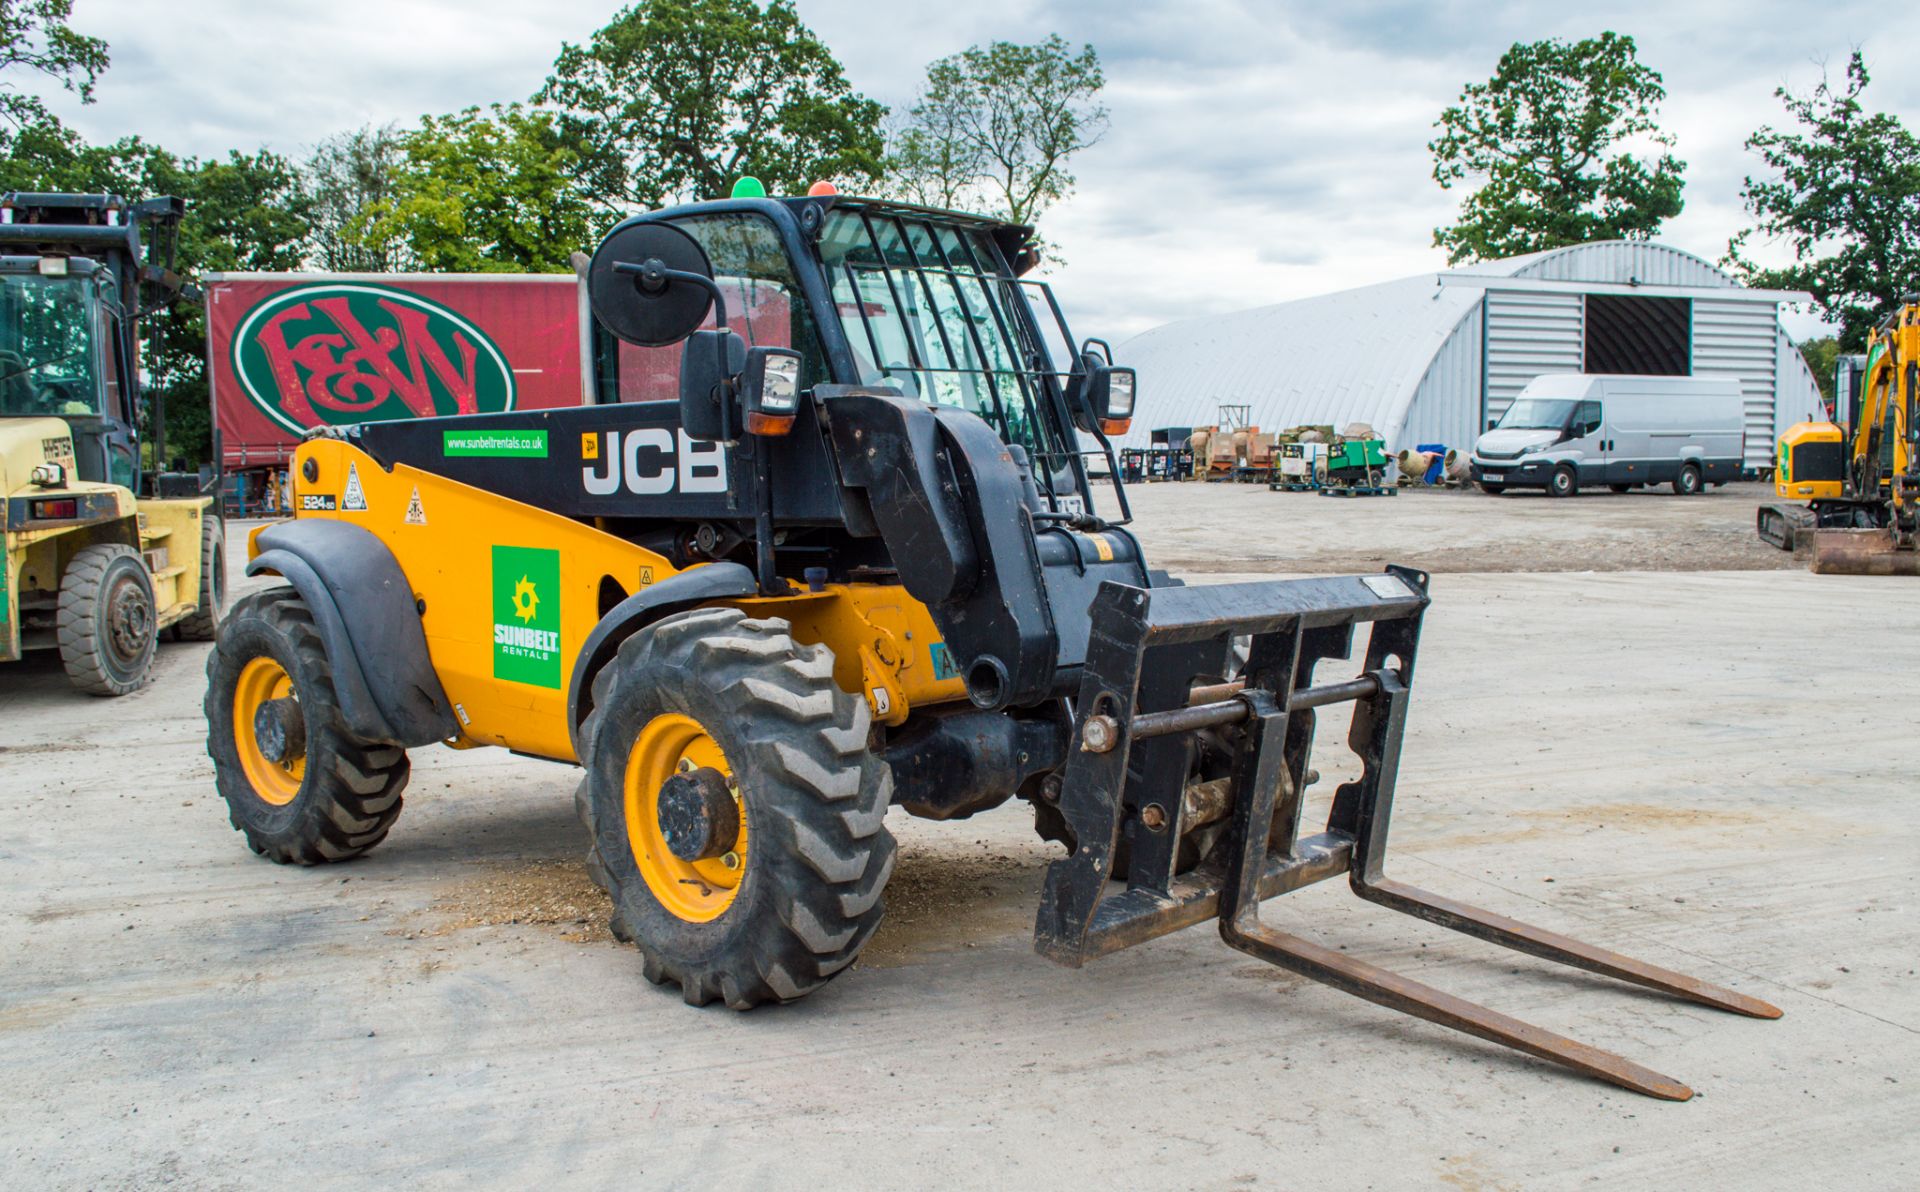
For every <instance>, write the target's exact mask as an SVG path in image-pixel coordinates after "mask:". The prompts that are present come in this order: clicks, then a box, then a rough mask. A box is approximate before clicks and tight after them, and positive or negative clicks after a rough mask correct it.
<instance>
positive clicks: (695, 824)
mask: <svg viewBox="0 0 1920 1192" xmlns="http://www.w3.org/2000/svg"><path fill="white" fill-rule="evenodd" d="M655 813H656V815H657V816H658V818H659V821H660V836H661V838H662V839H664V840H665V841H666V842H667V848H668V849H669V850H671V851H672V853H673V855H674V856H676V857H678V858H680V859H681V860H682V861H708V860H712V859H713V858H715V857H722V856H725V855H726V854H727V853H729V852H731V851H733V846H734V843H735V841H736V840H738V838H739V835H740V805H739V804H738V803H737V802H735V801H734V797H733V792H732V791H731V790H730V789H728V786H727V779H726V776H725V775H724V774H722V773H720V771H718V770H715V769H713V768H712V767H711V766H701V767H699V768H698V769H683V770H680V771H679V772H677V773H675V774H674V776H673V777H671V778H669V779H667V780H666V781H665V782H664V783H662V784H661V785H660V797H659V799H658V800H657V802H656V803H655Z"/></svg>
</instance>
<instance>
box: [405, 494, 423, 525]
mask: <svg viewBox="0 0 1920 1192" xmlns="http://www.w3.org/2000/svg"><path fill="white" fill-rule="evenodd" d="M407 524H408V525H410V526H424V525H426V524H427V511H426V509H425V508H423V507H422V506H421V504H420V486H419V485H417V484H416V485H414V486H413V496H411V497H409V498H408V499H407Z"/></svg>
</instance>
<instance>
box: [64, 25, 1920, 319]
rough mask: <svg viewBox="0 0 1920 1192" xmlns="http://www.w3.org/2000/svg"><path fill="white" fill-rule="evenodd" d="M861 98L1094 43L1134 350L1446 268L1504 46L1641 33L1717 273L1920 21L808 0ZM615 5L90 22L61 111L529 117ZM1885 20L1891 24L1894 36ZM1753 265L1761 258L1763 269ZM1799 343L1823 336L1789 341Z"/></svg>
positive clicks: (1888, 80)
mask: <svg viewBox="0 0 1920 1192" xmlns="http://www.w3.org/2000/svg"><path fill="white" fill-rule="evenodd" d="M799 7H800V13H801V17H802V19H803V20H805V21H806V22H807V24H808V25H810V26H811V27H812V28H813V29H814V31H815V32H817V33H818V34H819V35H820V36H821V37H822V38H823V39H825V41H826V42H827V43H828V44H829V45H830V46H832V48H833V50H834V51H835V53H836V54H837V55H838V56H839V58H840V60H841V62H842V63H843V64H844V65H845V67H846V70H847V74H848V76H849V77H850V78H851V80H852V81H853V84H854V86H855V87H856V88H858V89H860V90H861V91H863V92H864V93H866V94H867V95H869V96H871V97H873V98H875V99H879V100H881V101H883V102H885V103H888V104H894V105H901V104H905V103H907V102H909V101H910V100H911V98H912V95H913V92H914V89H915V87H916V85H917V83H918V82H919V80H920V78H921V77H922V74H923V71H924V68H925V65H926V63H927V62H929V61H931V60H933V59H935V58H938V57H940V56H942V55H945V54H948V53H952V52H954V51H956V50H960V49H963V48H965V47H966V46H968V45H969V44H972V43H975V42H982V41H986V40H989V39H993V38H1003V39H1008V40H1015V41H1033V40H1038V39H1039V38H1042V37H1044V36H1045V35H1046V34H1048V33H1051V32H1059V33H1061V34H1062V35H1064V36H1066V37H1068V38H1069V39H1072V40H1074V41H1076V42H1077V41H1089V42H1092V43H1093V44H1094V45H1095V46H1096V47H1098V49H1099V51H1100V56H1101V59H1102V61H1103V63H1104V64H1105V67H1106V71H1107V80H1108V83H1107V89H1106V91H1105V93H1104V95H1103V100H1104V102H1105V103H1106V105H1107V106H1108V108H1110V109H1111V112H1112V125H1111V128H1110V130H1109V131H1108V133H1107V135H1106V137H1105V139H1104V140H1103V141H1102V142H1101V143H1100V144H1099V145H1097V146H1095V147H1094V148H1093V149H1091V150H1089V151H1088V152H1086V153H1085V154H1084V155H1083V156H1082V157H1080V158H1079V159H1077V160H1076V161H1075V163H1074V172H1075V173H1076V174H1077V175H1078V178H1079V189H1078V193H1077V194H1076V195H1075V196H1074V197H1073V198H1072V199H1071V200H1070V201H1069V202H1067V203H1064V204H1062V205H1060V206H1059V207H1057V208H1055V209H1053V210H1052V211H1051V212H1049V213H1048V214H1047V216H1046V217H1045V219H1044V220H1043V221H1042V222H1043V225H1044V228H1045V231H1046V232H1047V234H1048V235H1049V236H1050V237H1051V238H1052V239H1053V240H1054V241H1055V242H1056V243H1058V244H1059V245H1060V247H1061V250H1062V252H1063V255H1064V257H1065V259H1066V262H1067V266H1066V268H1065V269H1064V270H1060V271H1056V273H1055V275H1054V276H1053V277H1052V279H1051V280H1052V281H1053V283H1054V285H1055V287H1056V289H1058V290H1059V291H1060V293H1061V296H1062V299H1063V301H1064V302H1065V303H1066V305H1067V307H1068V315H1069V318H1070V319H1072V321H1073V322H1074V324H1075V327H1074V329H1075V331H1076V332H1077V333H1079V334H1081V335H1094V334H1103V335H1106V336H1108V337H1110V338H1114V339H1120V338H1124V337H1126V336H1128V335H1131V334H1133V333H1136V332H1139V331H1143V330H1145V329H1147V328H1149V327H1152V326H1155V325H1157V324H1159V323H1162V322H1166V321H1168V320H1171V319H1176V318H1185V317H1190V316H1195V315H1205V314H1210V313H1216V312H1222V311H1228V310H1237V309H1241V308H1244V307H1248V306H1257V305H1263V304H1266V303H1271V302H1280V301H1285V300H1286V299H1289V298H1297V297H1304V296H1307V295H1311V294H1316V293H1323V292H1326V291H1329V290H1336V289H1344V288H1347V287H1350V286H1358V285H1365V284H1368V283H1371V282H1376V281H1384V280H1388V279H1392V278H1396V277H1404V276H1408V275H1410V274H1415V273H1420V272H1424V271H1427V270H1431V269H1437V268H1440V267H1442V266H1444V264H1445V259H1444V256H1443V255H1442V254H1441V253H1440V252H1439V251H1437V250H1435V249H1434V248H1432V247H1431V234H1432V229H1433V227H1434V226H1435V225H1436V224H1438V223H1441V222H1445V221H1446V220H1447V219H1448V218H1449V216H1450V215H1451V213H1452V212H1453V210H1454V209H1455V205H1456V202H1457V198H1456V196H1455V195H1454V194H1452V193H1449V192H1444V191H1442V190H1441V189H1440V188H1439V187H1438V186H1437V185H1436V184H1435V183H1434V182H1433V181H1432V179H1431V177H1430V173H1429V171H1430V169H1431V162H1430V160H1429V155H1428V153H1427V149H1426V143H1427V141H1428V140H1430V139H1431V137H1432V125H1433V121H1434V119H1435V117H1436V116H1437V115H1438V114H1439V112H1440V109H1441V108H1442V107H1444V106H1445V105H1446V104H1447V103H1449V102H1451V101H1452V100H1453V99H1454V98H1456V97H1457V95H1458V94H1459V91H1460V88H1461V86H1462V85H1463V84H1464V83H1466V82H1468V81H1475V80H1484V79H1486V77H1487V76H1488V75H1490V74H1491V73H1492V71H1493V68H1494V65H1495V63H1496V62H1497V61H1498V59H1499V56H1500V54H1501V52H1502V51H1503V50H1504V49H1505V48H1506V47H1507V46H1508V45H1510V44H1511V43H1513V42H1514V41H1516V40H1533V39H1536V38H1541V37H1548V36H1559V37H1568V38H1578V37H1584V36H1591V35H1593V34H1595V33H1598V32H1600V31H1602V30H1604V29H1614V30H1617V31H1619V32H1622V33H1629V34H1632V35H1633V36H1634V37H1635V38H1636V39H1637V40H1638V42H1639V45H1640V58H1641V61H1643V62H1645V63H1646V64H1648V65H1649V66H1652V67H1653V68H1654V69H1656V70H1658V71H1660V72H1661V73H1662V74H1663V75H1664V76H1665V78H1666V86H1667V101H1666V104H1665V105H1664V108H1663V109H1662V113H1661V116H1662V122H1663V124H1664V125H1665V127H1666V128H1667V129H1668V130H1669V131H1671V132H1672V133H1673V134H1674V135H1675V136H1676V137H1677V138H1678V142H1679V143H1678V145H1677V147H1676V152H1677V153H1678V155H1679V156H1680V157H1681V158H1682V159H1683V160H1684V161H1686V162H1687V171H1686V179H1687V188H1686V196H1685V197H1686V210H1685V212H1684V213H1683V214H1682V215H1681V216H1680V217H1679V218H1678V219H1676V220H1674V221H1672V222H1671V223H1670V224H1668V225H1667V228H1666V229H1665V231H1664V232H1663V234H1662V236H1661V239H1663V240H1664V241H1666V242H1667V243H1670V244H1674V245H1677V246H1679V247H1681V248H1685V249H1688V250H1691V251H1693V252H1696V253H1699V254H1701V255H1702V256H1705V257H1707V258H1709V259H1712V260H1717V259H1719V258H1720V256H1721V255H1722V254H1723V253H1724V252H1725V251H1726V244H1727V238H1728V236H1729V235H1730V234H1732V233H1733V232H1734V231H1736V230H1738V229H1739V228H1740V227H1742V226H1743V225H1744V223H1745V218H1744V214H1743V212H1742V210H1741V206H1740V200H1739V186H1740V181H1741V179H1742V177H1744V176H1745V175H1746V174H1747V173H1748V172H1750V171H1751V170H1753V169H1755V168H1756V167H1757V163H1756V162H1755V160H1754V159H1753V158H1752V157H1751V155H1749V154H1748V153H1747V152H1746V151H1745V150H1744V148H1743V147H1742V143H1743V142H1744V141H1745V139H1746V137H1747V136H1748V135H1749V134H1750V133H1751V132H1752V131H1753V129H1754V128H1756V127H1757V126H1758V125H1760V124H1761V123H1763V122H1769V121H1772V122H1776V123H1777V122H1778V121H1779V120H1780V117H1781V108H1780V105H1779V102H1778V101H1777V100H1776V99H1774V98H1773V91H1774V89H1775V88H1776V87H1778V86H1780V85H1782V84H1785V85H1787V86H1789V87H1791V88H1793V89H1794V90H1795V91H1796V92H1801V91H1805V90H1807V89H1809V88H1810V87H1812V86H1813V85H1814V84H1815V83H1816V82H1817V81H1818V80H1819V78H1820V74H1821V70H1822V68H1823V65H1824V66H1825V67H1827V68H1830V69H1831V70H1832V72H1833V74H1834V76H1835V77H1836V78H1838V77H1840V75H1841V73H1842V72H1843V71H1844V68H1845V64H1846V58H1847V54H1848V52H1849V50H1850V49H1852V48H1853V47H1855V46H1860V47H1862V48H1864V49H1865V51H1866V53H1867V60H1868V64H1869V66H1870V67H1872V68H1873V69H1874V72H1875V76H1876V77H1875V79H1874V82H1873V85H1872V86H1871V88H1869V90H1868V92H1867V96H1868V99H1869V101H1870V106H1872V107H1876V108H1880V109H1884V110H1888V111H1892V112H1894V113H1897V114H1898V115H1899V116H1900V117H1901V118H1902V119H1903V120H1904V121H1906V123H1907V124H1908V126H1909V127H1920V73H1917V72H1915V71H1913V70H1912V69H1911V61H1910V60H1909V61H1907V62H1902V61H1901V59H1900V56H1899V55H1900V54H1901V52H1902V51H1905V52H1906V53H1907V54H1908V56H1909V59H1910V58H1911V53H1912V51H1913V49H1914V48H1915V47H1916V46H1920V7H1916V6H1912V5H1906V6H1898V5H1885V4H1881V5H1869V4H1866V3H1860V2H1856V0H1817V2H1816V0H1798V2H1796V3H1785V2H1781V0H1741V2H1738V3H1734V2H1723V0H1715V2H1710V3H1702V2H1697V0H1695V2H1686V0H1681V2H1678V3H1676V2H1674V0H1667V2H1665V3H1651V2H1646V3H1632V4H1618V5H1598V4H1588V5H1578V6H1574V5H1566V4H1564V3H1526V4H1497V3H1462V2H1458V0H1437V2H1434V3H1405V2H1400V0H1344V2H1343V0H1331V2H1329V0H1317V2H1315V3H1230V2H1228V0H1186V2H1184V3H1180V2H1168V3H1162V2H1158V0H1134V2H1132V3H1124V4H1122V3H1108V2H1103V0H1051V2H1048V0H1028V2H1025V3H1019V2H1014V0H973V2H972V3H968V4H955V3H953V2H952V0H894V2H892V3H888V4H882V5H876V4H874V3H872V0H800V5H799ZM615 8H616V5H615V4H614V3H613V2H612V0H540V2H539V3H535V4H529V3H527V2H526V0H458V2H449V0H329V2H328V3H325V4H319V3H311V2H308V0H274V2H265V3H263V2H262V0H176V2H174V3H164V4H163V3H156V2H155V0H76V2H75V4H74V18H73V19H74V24H75V25H76V26H77V27H78V28H79V29H81V30H83V31H85V32H88V33H94V34H98V35H101V36H104V37H106V38H107V39H108V41H109V42H110V44H111V48H112V55H113V67H112V69H110V70H109V71H108V73H107V74H106V76H105V77H104V78H103V79H102V80H101V83H100V87H99V92H98V102H97V103H95V104H93V105H91V106H88V107H85V108H80V107H78V106H77V105H74V104H72V103H71V102H67V101H65V100H58V101H56V105H55V106H56V107H57V108H58V109H59V110H60V111H61V113H62V114H63V115H64V116H66V117H67V118H68V119H70V120H71V121H72V123H73V124H74V125H75V126H77V127H78V128H79V129H80V130H81V132H83V133H84V134H85V135H86V136H88V137H89V138H91V139H95V140H111V139H114V138H117V137H119V136H122V135H125V134H128V133H136V134H139V135H140V136H142V137H146V138H148V139H150V140H153V141H155V142H158V143H160V144H162V145H165V146H167V147H168V148H170V149H173V150H175V151H177V152H182V153H191V154H199V155H203V156H204V155H207V154H215V153H223V152H224V151H225V150H227V149H228V148H241V149H247V150H252V149H255V148H258V147H259V146H261V145H266V146H269V147H271V148H273V149H275V150H277V151H280V152H282V153H288V154H299V153H302V152H304V151H305V150H306V149H308V148H310V147H311V146H312V145H313V143H314V142H315V141H317V140H319V139H320V138H322V137H324V136H326V135H328V134H330V133H332V132H336V131H338V130H341V129H345V128H350V127H355V126H358V125H360V124H363V123H366V122H369V121H371V122H374V123H386V122H388V121H399V122H401V123H403V124H404V123H407V122H410V121H412V120H414V119H417V118H418V117H419V116H420V115H421V114H422V113H427V112H436V113H437V112H447V111H453V110H457V109H459V108H462V107H465V106H467V105H470V104H478V103H489V102H494V101H497V100H508V99H523V98H525V97H526V96H528V95H529V94H531V93H532V92H533V91H534V90H535V89H536V88H537V87H538V86H539V85H540V82H541V80H542V79H544V78H545V76H546V73H547V71H548V69H549V67H550V66H551V64H552V61H553V57H554V54H555V52H556V51H557V50H558V48H559V45H560V43H561V42H562V41H563V40H564V41H580V40H583V39H584V38H585V37H586V36H587V35H589V34H590V33H591V32H592V31H593V30H594V29H595V28H596V27H598V26H599V25H601V24H604V23H605V21H606V20H607V18H608V17H609V16H610V15H611V13H612V12H613V11H614V10H615ZM1890 12H1891V15H1889V13H1890ZM1763 251H1764V250H1763ZM1789 326H1790V327H1792V328H1794V329H1795V330H1796V331H1802V332H1803V331H1804V330H1806V329H1807V328H1808V327H1810V326H1812V321H1811V320H1810V319H1804V318H1803V319H1790V322H1789Z"/></svg>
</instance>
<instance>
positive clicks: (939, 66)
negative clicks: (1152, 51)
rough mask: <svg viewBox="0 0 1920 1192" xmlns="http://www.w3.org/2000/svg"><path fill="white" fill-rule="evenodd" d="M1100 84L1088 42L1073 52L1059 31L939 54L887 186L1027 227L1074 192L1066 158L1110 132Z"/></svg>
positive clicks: (892, 155)
mask: <svg viewBox="0 0 1920 1192" xmlns="http://www.w3.org/2000/svg"><path fill="white" fill-rule="evenodd" d="M1105 83H1106V78H1105V75H1104V74H1103V73H1102V72H1101V70H1100V55H1099V54H1098V53H1097V52H1096V51H1095V50H1094V48H1093V47H1092V46H1090V45H1083V46H1081V47H1080V50H1079V52H1078V53H1075V52H1074V51H1073V49H1072V47H1071V46H1069V45H1068V44H1067V42H1066V40H1065V39H1063V38H1062V37H1061V36H1060V35H1059V34H1057V33H1056V34H1053V35H1051V36H1049V37H1048V38H1047V39H1046V40H1045V41H1043V42H1039V43H1037V44H1035V45H1030V46H1023V45H1015V44H1014V43H1012V42H1005V41H996V42H992V43H990V44H989V45H987V46H986V47H985V48H984V49H983V48H982V47H980V46H973V47H970V48H968V49H966V50H962V51H961V52H960V53H958V54H954V55H952V56H950V57H946V58H942V59H940V60H939V61H937V62H935V63H933V64H932V65H931V66H929V67H927V81H926V84H925V85H924V86H923V87H922V88H921V90H920V94H919V96H918V97H917V98H915V100H914V102H913V106H912V107H911V108H909V109H908V114H907V119H906V121H905V122H904V124H903V125H902V126H901V127H900V128H899V130H898V131H897V132H896V134H895V137H894V141H893V144H892V146H891V150H890V152H889V154H888V158H887V177H888V181H889V184H890V185H891V187H892V188H893V190H894V191H895V192H896V193H898V194H900V195H901V196H902V197H904V198H908V199H911V200H912V201H914V202H919V203H925V204H927V205H929V206H934V207H959V206H963V205H964V206H976V207H987V208H990V209H991V210H992V211H993V213H994V214H997V215H1000V216H1003V217H1004V218H1006V219H1008V220H1009V221H1011V222H1013V223H1019V224H1032V223H1034V222H1035V221H1036V220H1037V219H1038V218H1039V217H1040V213H1041V212H1042V211H1044V210H1045V209H1046V208H1047V207H1049V206H1051V205H1052V204H1053V203H1056V202H1058V201H1060V200H1061V199H1064V198H1066V197H1067V195H1069V194H1071V193H1073V183H1074V178H1073V175H1072V174H1071V173H1069V172H1068V171H1067V162H1068V159H1070V158H1071V157H1072V156H1073V155H1074V154H1075V153H1078V152H1080V151H1081V150H1083V149H1086V148H1089V147H1091V146H1092V145H1094V144H1096V143H1097V142H1098V141H1099V140H1100V136H1101V134H1102V133H1103V132H1105V131H1106V127H1107V110H1106V109H1105V108H1103V107H1101V106H1100V105H1099V103H1098V102H1097V101H1096V99H1095V97H1096V96H1097V95H1098V94H1099V92H1100V88H1101V87H1102V86H1104V85H1105Z"/></svg>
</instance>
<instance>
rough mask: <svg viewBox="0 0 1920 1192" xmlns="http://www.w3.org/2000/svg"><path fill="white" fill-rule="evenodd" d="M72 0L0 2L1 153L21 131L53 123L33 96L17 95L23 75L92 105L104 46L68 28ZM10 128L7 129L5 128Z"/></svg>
mask: <svg viewBox="0 0 1920 1192" xmlns="http://www.w3.org/2000/svg"><path fill="white" fill-rule="evenodd" d="M72 16H73V0H0V150H5V151H7V152H9V153H11V152H12V145H11V141H12V139H13V138H14V137H15V136H16V135H18V134H19V133H20V132H21V131H22V130H24V129H29V128H38V127H40V126H43V125H47V124H53V123H56V122H55V121H54V118H53V115H52V113H50V112H48V111H47V106H46V104H45V103H43V102H42V101H41V100H40V98H39V97H38V96H36V95H30V94H27V93H26V92H24V91H22V90H20V75H21V73H22V72H28V73H32V74H38V75H43V76H45V77H46V78H48V79H51V80H53V81H54V82H57V83H59V84H60V85H61V86H62V87H64V88H65V89H67V90H68V91H71V92H73V93H74V94H75V95H78V96H79V97H80V102H81V103H92V102H93V86H94V84H95V83H96V82H97V81H99V78H100V75H101V72H103V71H105V70H106V69H107V43H106V42H104V41H102V40H101V39H100V38H98V37H88V36H87V35H85V34H83V33H76V32H74V31H73V30H72V29H71V28H69V27H68V25H67V21H68V20H69V19H70V18H71V17H72ZM9 126H10V127H9Z"/></svg>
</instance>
